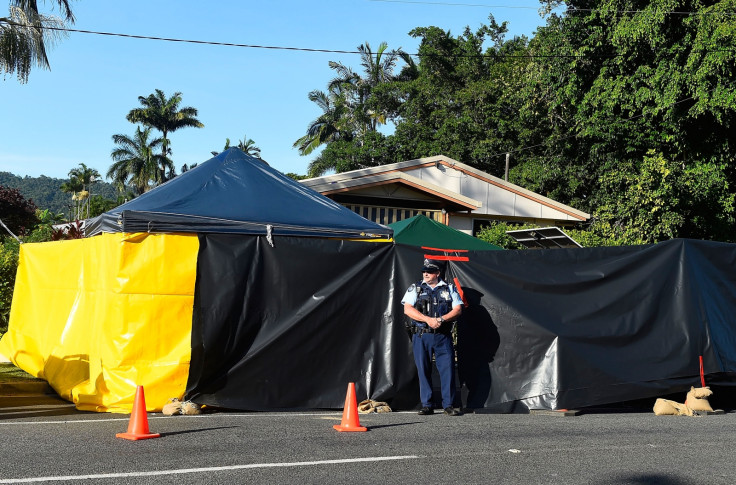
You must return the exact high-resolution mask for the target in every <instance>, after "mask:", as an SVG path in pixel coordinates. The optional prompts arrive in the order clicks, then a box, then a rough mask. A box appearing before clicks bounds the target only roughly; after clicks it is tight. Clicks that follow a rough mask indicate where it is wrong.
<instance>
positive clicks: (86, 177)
mask: <svg viewBox="0 0 736 485" xmlns="http://www.w3.org/2000/svg"><path fill="white" fill-rule="evenodd" d="M99 178H100V172H98V171H97V170H95V169H94V168H90V167H87V165H85V164H84V163H80V164H79V167H77V168H73V169H71V170H70V171H69V182H65V183H63V184H62V185H61V190H62V191H64V192H72V200H73V201H74V202H75V206H76V218H77V219H82V218H83V217H84V215H83V214H82V210H83V208H84V206H85V205H86V206H87V214H86V217H89V216H90V210H89V196H90V189H91V186H92V184H94V183H95V182H97V181H98V180H99Z"/></svg>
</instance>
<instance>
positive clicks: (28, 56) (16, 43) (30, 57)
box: [0, 0, 74, 83]
mask: <svg viewBox="0 0 736 485" xmlns="http://www.w3.org/2000/svg"><path fill="white" fill-rule="evenodd" d="M52 3H56V5H57V6H58V7H59V10H60V11H61V14H62V16H63V18H59V17H56V16H52V15H44V14H42V13H40V12H39V11H38V2H37V0H11V1H10V8H9V15H8V16H7V17H0V72H7V73H9V74H13V73H15V74H17V76H18V80H19V81H20V82H21V83H25V82H27V81H28V75H29V74H30V72H31V67H32V66H33V65H36V66H38V67H40V68H42V69H50V64H49V60H48V57H47V55H46V48H47V46H49V45H51V44H53V42H55V41H56V40H58V39H59V38H61V37H62V36H63V35H65V34H64V32H63V31H61V30H58V29H63V28H64V27H65V26H66V22H69V23H71V24H73V23H74V14H73V13H72V10H71V6H70V4H69V0H54V1H53V2H52Z"/></svg>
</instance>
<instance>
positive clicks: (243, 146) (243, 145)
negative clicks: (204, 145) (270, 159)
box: [210, 135, 261, 158]
mask: <svg viewBox="0 0 736 485" xmlns="http://www.w3.org/2000/svg"><path fill="white" fill-rule="evenodd" d="M230 147H231V145H230V138H225V148H223V149H222V151H223V152H224V151H226V150H228V149H229V148H230ZM235 148H239V149H240V150H242V151H243V152H244V153H245V154H246V155H250V156H251V157H256V158H261V149H260V148H258V147H257V146H256V142H255V141H253V140H252V139H250V138H248V135H245V136H243V139H242V140H238V144H237V145H235ZM210 153H212V156H214V157H216V156H217V155H219V154H220V152H215V151H213V152H210Z"/></svg>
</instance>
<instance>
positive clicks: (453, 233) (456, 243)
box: [389, 214, 503, 251]
mask: <svg viewBox="0 0 736 485" xmlns="http://www.w3.org/2000/svg"><path fill="white" fill-rule="evenodd" d="M389 227H390V228H391V229H393V230H394V241H396V242H397V243H401V244H409V245H411V246H424V247H430V248H436V249H468V250H473V251H492V250H496V249H503V248H500V247H498V246H496V245H494V244H490V243H487V242H485V241H481V240H480V239H478V238H477V237H473V236H468V235H467V234H465V233H464V232H460V231H458V230H456V229H453V228H451V227H449V226H446V225H444V224H440V223H439V222H436V221H433V220H432V219H430V218H428V217H426V216H423V215H421V214H420V215H418V216H414V217H412V218H409V219H404V220H403V221H399V222H394V223H393V224H389Z"/></svg>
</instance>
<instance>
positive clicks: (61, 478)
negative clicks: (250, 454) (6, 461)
mask: <svg viewBox="0 0 736 485" xmlns="http://www.w3.org/2000/svg"><path fill="white" fill-rule="evenodd" d="M417 458H419V456H417V455H407V456H374V457H370V458H344V459H340V460H319V461H297V462H291V463H251V464H248V465H230V466H213V467H205V468H180V469H178V470H159V471H150V472H128V473H99V474H95V475H66V476H57V477H28V478H6V479H0V483H34V482H58V481H68V480H90V479H100V478H127V477H154V476H161V475H182V474H186V473H204V472H219V471H229V470H246V469H249V468H277V467H297V466H315V465H339V464H343V463H366V462H376V461H390V460H414V459H417Z"/></svg>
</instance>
